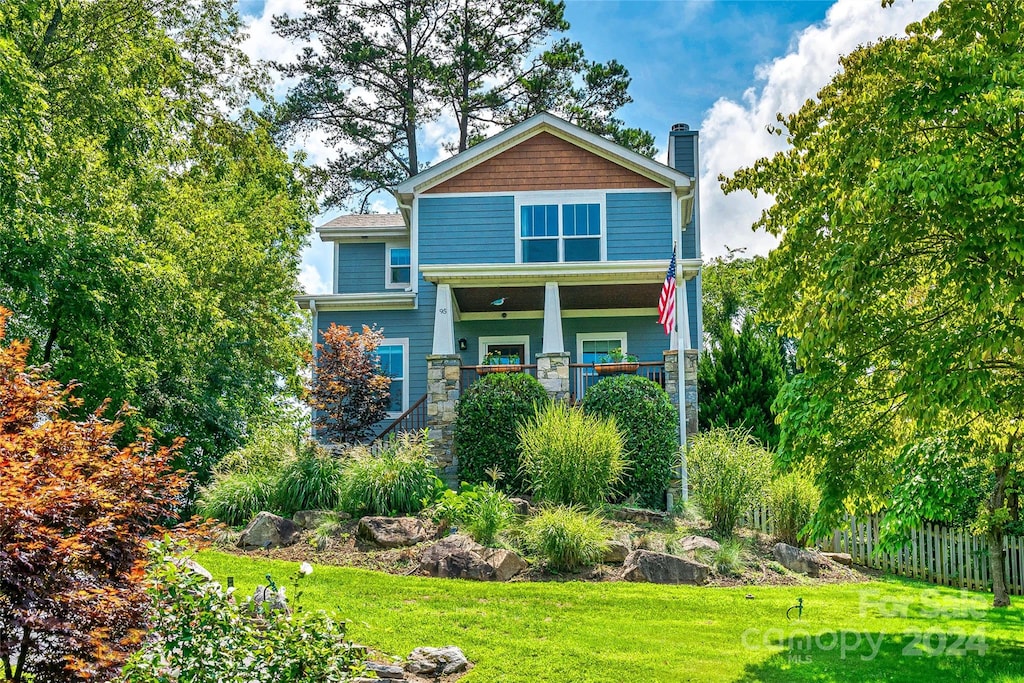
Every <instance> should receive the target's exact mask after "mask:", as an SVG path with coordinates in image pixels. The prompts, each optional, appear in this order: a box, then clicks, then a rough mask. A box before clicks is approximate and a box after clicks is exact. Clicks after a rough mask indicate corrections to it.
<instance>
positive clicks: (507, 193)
mask: <svg viewBox="0 0 1024 683" xmlns="http://www.w3.org/2000/svg"><path fill="white" fill-rule="evenodd" d="M596 191H600V192H603V193H605V194H638V193H639V194H646V193H648V192H663V193H666V194H667V193H670V192H672V188H671V187H607V188H604V189H602V190H519V191H515V190H502V191H496V192H431V193H430V194H423V195H416V196H417V197H422V198H423V199H433V198H435V197H438V198H444V199H459V198H461V197H511V196H513V195H515V194H528V193H530V192H542V193H545V194H551V193H554V192H596Z"/></svg>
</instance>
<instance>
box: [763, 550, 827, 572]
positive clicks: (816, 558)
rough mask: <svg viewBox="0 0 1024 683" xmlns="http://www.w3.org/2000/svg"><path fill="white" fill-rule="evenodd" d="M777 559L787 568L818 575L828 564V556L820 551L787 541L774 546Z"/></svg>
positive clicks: (773, 551)
mask: <svg viewBox="0 0 1024 683" xmlns="http://www.w3.org/2000/svg"><path fill="white" fill-rule="evenodd" d="M772 555H774V556H775V561H776V562H778V563H779V564H781V565H782V566H783V567H785V568H786V569H788V570H790V571H792V572H797V573H800V574H807V576H811V577H817V576H818V575H820V574H821V569H822V568H823V567H827V566H828V558H826V557H825V556H824V555H822V554H821V553H818V552H812V551H810V550H803V549H801V548H797V547H795V546H791V545H787V544H785V543H776V544H775V546H774V547H772Z"/></svg>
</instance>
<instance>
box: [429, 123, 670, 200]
mask: <svg viewBox="0 0 1024 683" xmlns="http://www.w3.org/2000/svg"><path fill="white" fill-rule="evenodd" d="M659 187H664V185H662V184H661V183H659V182H657V181H656V180H651V179H650V178H647V177H645V176H642V175H640V174H639V173H635V172H633V171H631V170H629V169H627V168H623V167H622V166H619V165H618V164H616V163H614V162H612V161H609V160H607V159H604V158H603V157H599V156H597V155H596V154H594V153H592V152H588V151H587V150H584V149H580V148H579V147H576V146H575V145H573V144H572V143H569V142H566V141H565V140H562V139H561V138H558V137H556V136H554V135H552V134H550V133H539V134H537V135H535V136H533V137H532V138H529V139H527V140H524V141H523V142H520V143H519V144H518V145H516V146H515V147H512V148H511V149H508V150H506V151H504V152H502V153H501V154H499V155H497V156H495V157H492V158H490V159H488V160H487V161H484V162H482V163H480V164H478V165H476V166H474V167H473V168H470V169H468V170H466V171H463V172H462V173H460V174H459V175H457V176H455V177H453V178H449V179H448V180H446V181H444V182H443V183H441V184H439V185H435V186H434V187H432V188H430V189H429V190H427V191H426V194H439V193H449V192H525V191H529V190H597V189H605V188H609V189H630V188H659Z"/></svg>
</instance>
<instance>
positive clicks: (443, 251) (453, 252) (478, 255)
mask: <svg viewBox="0 0 1024 683" xmlns="http://www.w3.org/2000/svg"><path fill="white" fill-rule="evenodd" d="M418 215H419V241H420V263H422V264H433V263H515V260H516V236H515V229H516V224H515V200H514V199H513V197H512V196H511V195H509V196H502V197H494V196H487V197H420V199H419V214H418Z"/></svg>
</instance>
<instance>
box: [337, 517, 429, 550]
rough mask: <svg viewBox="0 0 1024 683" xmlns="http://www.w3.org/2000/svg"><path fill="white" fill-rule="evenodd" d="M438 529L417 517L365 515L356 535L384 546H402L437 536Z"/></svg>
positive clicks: (360, 521)
mask: <svg viewBox="0 0 1024 683" xmlns="http://www.w3.org/2000/svg"><path fill="white" fill-rule="evenodd" d="M437 531H438V530H437V527H436V526H434V525H432V524H430V523H428V522H425V521H423V520H422V519H417V518H416V517H363V518H362V519H360V520H359V527H358V529H357V530H356V535H357V536H358V537H359V538H361V539H362V540H364V541H369V542H371V543H374V544H376V545H379V546H380V547H382V548H402V547H404V546H409V545H416V544H417V543H423V542H424V541H429V540H431V539H433V538H437Z"/></svg>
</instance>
